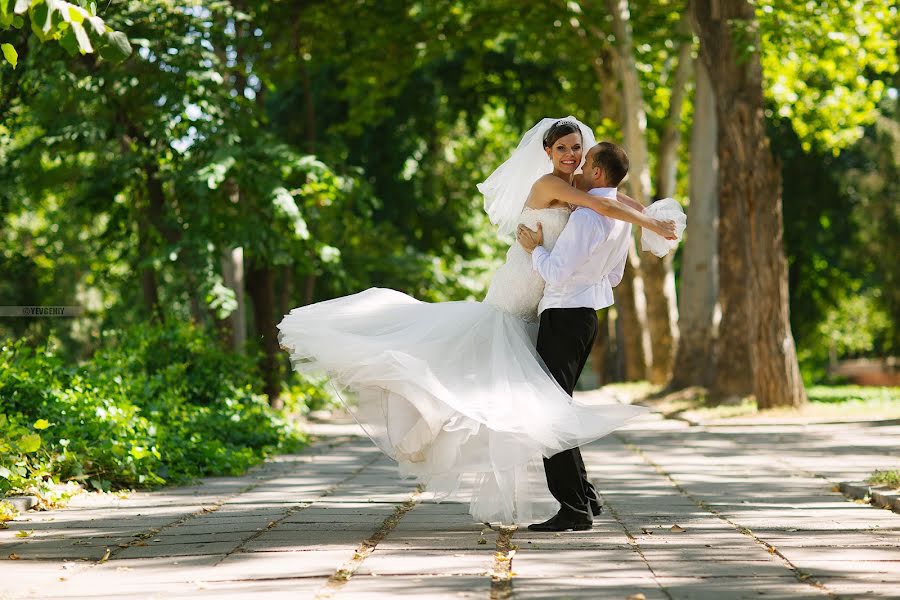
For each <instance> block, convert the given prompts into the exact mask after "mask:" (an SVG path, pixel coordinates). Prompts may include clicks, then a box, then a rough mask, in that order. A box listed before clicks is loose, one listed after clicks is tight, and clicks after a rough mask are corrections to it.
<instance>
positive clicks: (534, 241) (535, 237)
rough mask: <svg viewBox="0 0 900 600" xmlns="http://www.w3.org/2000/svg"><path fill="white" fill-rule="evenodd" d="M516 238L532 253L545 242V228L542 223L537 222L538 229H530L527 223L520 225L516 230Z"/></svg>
mask: <svg viewBox="0 0 900 600" xmlns="http://www.w3.org/2000/svg"><path fill="white" fill-rule="evenodd" d="M516 239H517V240H519V243H520V244H522V247H523V248H525V251H526V252H528V253H529V254H531V253H532V252H534V249H535V248H537V247H538V246H540V245H541V244H543V243H544V228H543V226H541V224H540V223H538V224H537V231H534V230H532V229H529V228H528V227H526V226H525V225H519V227H518V229H517V230H516Z"/></svg>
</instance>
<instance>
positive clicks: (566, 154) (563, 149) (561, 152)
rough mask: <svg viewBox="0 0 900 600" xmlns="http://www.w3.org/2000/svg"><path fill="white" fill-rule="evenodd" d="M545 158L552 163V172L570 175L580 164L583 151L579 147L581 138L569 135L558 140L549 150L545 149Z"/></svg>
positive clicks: (573, 134)
mask: <svg viewBox="0 0 900 600" xmlns="http://www.w3.org/2000/svg"><path fill="white" fill-rule="evenodd" d="M545 150H546V151H547V156H549V157H550V160H551V161H553V170H554V171H559V172H562V173H567V174H572V173H574V172H575V169H577V168H578V165H580V164H581V155H582V153H583V152H584V149H583V148H582V147H581V136H580V135H578V134H577V133H570V134H568V135H564V136H563V137H561V138H559V139H558V140H556V141H555V142H553V145H552V146H551V147H549V148H545Z"/></svg>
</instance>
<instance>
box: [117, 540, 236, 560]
mask: <svg viewBox="0 0 900 600" xmlns="http://www.w3.org/2000/svg"><path fill="white" fill-rule="evenodd" d="M237 546H238V542H237V541H230V542H209V543H203V542H198V543H191V542H188V543H183V544H178V543H172V544H161V543H153V541H152V539H151V540H150V541H148V542H147V545H146V546H131V547H129V548H125V549H124V550H122V551H121V552H119V553H118V554H117V556H119V557H121V558H147V557H154V556H194V555H197V554H222V553H227V552H231V551H232V550H234V549H235V548H237Z"/></svg>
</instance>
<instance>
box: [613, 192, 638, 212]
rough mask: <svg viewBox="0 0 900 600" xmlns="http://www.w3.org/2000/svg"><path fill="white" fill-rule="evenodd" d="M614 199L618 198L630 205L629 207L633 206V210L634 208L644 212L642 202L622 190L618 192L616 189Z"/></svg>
mask: <svg viewBox="0 0 900 600" xmlns="http://www.w3.org/2000/svg"><path fill="white" fill-rule="evenodd" d="M616 200H618V201H619V202H621V203H622V204H627V205H628V206H630V207H631V208H633V209H634V210H636V211H638V212H644V205H643V204H641V203H640V202H638V201H637V200H635V199H634V198H632V197H631V196H628V195H627V194H623V193H622V192H620V191H618V190H616Z"/></svg>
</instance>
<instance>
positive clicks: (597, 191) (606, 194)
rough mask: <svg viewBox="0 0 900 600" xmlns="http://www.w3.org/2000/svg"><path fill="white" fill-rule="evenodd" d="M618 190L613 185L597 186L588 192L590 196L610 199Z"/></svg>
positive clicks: (614, 196)
mask: <svg viewBox="0 0 900 600" xmlns="http://www.w3.org/2000/svg"><path fill="white" fill-rule="evenodd" d="M618 191H619V190H618V189H617V188H614V187H599V188H593V189H592V190H590V191H589V192H588V194H590V195H591V196H600V197H602V198H609V199H610V200H615V199H616V193H617V192H618Z"/></svg>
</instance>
